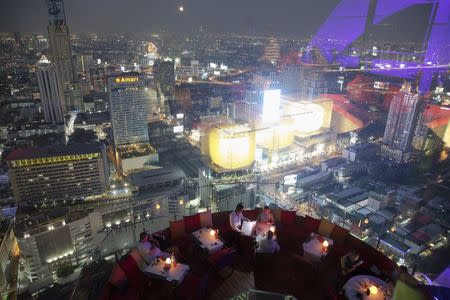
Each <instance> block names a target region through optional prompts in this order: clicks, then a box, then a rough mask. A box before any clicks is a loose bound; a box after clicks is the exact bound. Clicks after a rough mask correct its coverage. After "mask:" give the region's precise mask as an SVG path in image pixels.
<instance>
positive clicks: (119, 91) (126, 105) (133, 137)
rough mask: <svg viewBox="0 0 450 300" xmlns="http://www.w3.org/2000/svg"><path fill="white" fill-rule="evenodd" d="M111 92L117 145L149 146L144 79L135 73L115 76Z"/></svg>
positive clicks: (109, 83)
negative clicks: (146, 144) (147, 144)
mask: <svg viewBox="0 0 450 300" xmlns="http://www.w3.org/2000/svg"><path fill="white" fill-rule="evenodd" d="M108 93H109V101H110V111H111V126H112V129H113V136H114V145H115V146H116V147H120V146H125V145H129V144H142V143H148V142H149V139H148V128H147V116H148V96H147V92H146V91H145V87H144V78H143V77H142V76H140V75H139V74H131V73H127V74H122V75H118V76H111V77H109V78H108Z"/></svg>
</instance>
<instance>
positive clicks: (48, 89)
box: [36, 56, 65, 125]
mask: <svg viewBox="0 0 450 300" xmlns="http://www.w3.org/2000/svg"><path fill="white" fill-rule="evenodd" d="M36 76H37V80H38V85H39V93H40V96H41V105H42V109H43V110H44V118H45V121H46V122H47V123H51V124H53V125H55V124H58V123H64V111H65V103H64V94H63V91H62V88H61V86H60V85H59V81H58V76H57V74H56V69H55V67H54V66H53V65H51V64H50V61H49V60H48V59H47V57H45V56H42V58H41V59H40V60H39V62H38V69H37V72H36Z"/></svg>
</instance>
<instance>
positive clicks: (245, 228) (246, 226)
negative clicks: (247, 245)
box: [241, 221, 256, 236]
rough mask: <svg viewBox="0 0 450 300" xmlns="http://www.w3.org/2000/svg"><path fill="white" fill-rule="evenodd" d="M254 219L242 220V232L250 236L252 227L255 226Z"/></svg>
mask: <svg viewBox="0 0 450 300" xmlns="http://www.w3.org/2000/svg"><path fill="white" fill-rule="evenodd" d="M255 224H256V221H242V228H241V231H242V234H245V235H248V236H251V235H252V233H253V227H254V226H255Z"/></svg>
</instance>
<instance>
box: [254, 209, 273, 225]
mask: <svg viewBox="0 0 450 300" xmlns="http://www.w3.org/2000/svg"><path fill="white" fill-rule="evenodd" d="M256 221H257V222H260V223H266V224H267V223H268V224H270V225H272V224H273V223H275V220H274V218H273V214H272V211H271V210H270V208H269V207H268V206H264V209H263V211H262V212H261V214H260V215H259V216H258V219H257V220H256Z"/></svg>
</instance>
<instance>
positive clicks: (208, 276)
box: [75, 210, 428, 300]
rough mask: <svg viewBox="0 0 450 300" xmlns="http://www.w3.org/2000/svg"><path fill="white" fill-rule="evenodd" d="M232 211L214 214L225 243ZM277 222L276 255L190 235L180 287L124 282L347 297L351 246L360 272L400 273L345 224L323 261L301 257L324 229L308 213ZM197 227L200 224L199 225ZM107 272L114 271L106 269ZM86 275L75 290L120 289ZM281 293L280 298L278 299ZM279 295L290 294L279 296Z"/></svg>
mask: <svg viewBox="0 0 450 300" xmlns="http://www.w3.org/2000/svg"><path fill="white" fill-rule="evenodd" d="M229 213H230V212H219V213H213V214H212V223H213V226H214V228H219V234H220V236H221V238H222V239H224V240H225V241H228V240H229V239H230V238H231V235H228V233H229V231H228V229H227V228H228V225H227V224H228V216H229ZM259 213H260V211H259V210H244V212H243V214H244V216H246V217H248V218H250V219H254V218H256V217H257V216H258V214H259ZM275 215H278V214H275ZM187 218H190V219H189V222H190V221H191V220H192V217H191V216H190V217H185V218H182V219H180V220H179V221H178V222H181V223H182V224H184V223H186V222H188V221H187V220H188V219H187ZM275 218H277V217H275ZM279 220H280V222H281V224H282V225H283V226H280V227H278V226H277V229H276V231H277V233H276V234H277V241H278V243H279V245H280V248H281V249H280V251H279V252H278V253H275V254H262V253H258V252H256V253H255V250H254V238H253V237H250V236H245V235H241V236H240V237H239V240H240V247H239V248H238V249H233V248H232V247H231V248H228V247H225V248H224V250H226V251H222V250H219V251H218V252H217V253H213V254H209V253H207V251H205V250H200V248H196V247H198V246H197V244H196V243H195V242H194V241H192V240H191V238H189V239H186V244H185V245H184V244H183V245H184V247H181V248H180V249H181V252H182V254H183V260H182V262H181V263H182V264H186V265H188V266H189V268H190V272H189V273H188V274H187V276H186V277H185V278H184V280H183V281H182V282H180V284H179V285H173V286H171V287H170V289H166V288H165V285H164V283H165V279H164V277H163V278H161V277H145V276H147V275H148V274H142V276H143V277H142V278H146V279H145V280H150V281H151V282H152V285H151V288H147V287H146V286H142V285H141V286H140V285H139V283H137V282H133V281H132V280H130V279H128V278H127V277H130V276H131V275H129V274H128V273H127V274H124V275H123V276H122V278H123V280H125V281H128V280H130V281H128V284H129V285H130V286H132V287H136V288H141V291H142V294H144V296H141V297H138V296H137V298H136V299H148V298H155V299H160V298H162V297H164V296H163V295H165V297H164V298H167V299H180V298H182V297H187V298H192V299H198V298H201V299H253V298H246V297H245V295H246V292H247V291H248V290H252V289H257V290H261V291H267V292H270V293H265V297H263V298H261V299H278V298H277V297H274V296H275V295H276V294H273V293H279V294H284V295H293V296H295V297H296V298H297V299H311V300H312V299H314V300H316V299H341V298H342V299H344V297H343V296H342V297H341V295H339V290H340V289H341V288H342V286H343V285H344V284H345V281H346V280H347V279H348V278H341V277H340V273H341V272H340V258H341V257H342V256H343V255H345V254H346V253H349V252H350V251H352V250H355V249H356V251H358V252H359V253H360V255H361V259H362V260H363V261H364V267H363V269H364V272H363V273H362V274H367V275H368V274H370V275H371V276H375V277H378V279H379V280H383V281H390V279H391V276H392V275H393V274H394V272H396V271H398V266H397V265H396V264H395V263H394V262H393V261H392V260H390V259H389V258H388V257H387V256H385V255H383V254H382V253H381V252H379V251H378V250H377V249H375V248H373V247H372V246H370V245H369V244H367V243H365V242H364V241H362V240H360V239H358V238H356V237H355V236H353V235H351V234H349V233H348V231H347V230H345V229H344V228H342V227H339V226H338V225H334V224H333V231H332V233H331V236H330V237H331V239H333V240H334V241H335V244H333V245H332V246H330V250H329V252H328V253H327V255H326V256H324V257H322V259H321V260H320V261H317V262H314V261H313V260H312V258H310V257H308V256H307V255H302V252H303V251H302V250H301V248H302V247H301V245H302V243H303V241H306V240H308V239H309V238H310V236H311V233H312V232H314V233H318V232H319V231H320V229H318V228H319V224H320V223H321V221H320V220H316V219H313V218H310V217H300V216H296V217H295V222H294V223H293V224H290V225H288V224H287V223H286V222H285V220H283V219H279ZM177 224H178V223H177ZM186 224H187V223H186ZM189 224H191V223H189ZM199 226H201V225H200V224H199ZM183 228H187V227H183ZM311 230H312V231H311ZM341 231H344V232H345V235H343V236H342V234H340V235H337V232H341ZM163 232H164V233H165V234H166V235H167V237H168V238H169V239H170V233H171V229H169V228H167V229H165V230H164V231H163ZM191 232H192V230H188V229H184V231H183V233H184V234H186V236H191ZM382 242H383V243H389V245H392V246H393V247H395V248H398V249H399V250H400V251H407V250H408V249H407V247H405V245H401V244H399V243H398V241H397V240H396V239H395V238H394V237H392V238H391V237H386V238H385V239H383V241H382ZM188 244H189V245H188ZM177 245H178V244H177ZM180 245H181V244H180ZM134 257H135V256H134V255H133V253H131V254H130V253H129V254H126V255H125V256H124V257H122V258H120V259H118V264H117V265H118V266H115V268H119V267H126V266H128V265H131V263H129V261H132V260H133V259H134ZM136 266H137V264H136ZM372 270H375V271H372ZM376 270H378V271H376ZM108 272H109V273H111V272H113V271H112V270H111V268H108ZM367 272H368V273H367ZM363 276H365V275H363ZM349 277H352V276H349ZM87 278H92V275H91V272H83V273H82V277H81V278H80V281H79V284H77V288H76V290H75V291H76V292H77V293H81V292H83V293H88V294H90V296H91V298H96V296H99V295H100V294H101V295H108V296H109V297H110V298H112V297H114V296H116V295H117V293H118V290H117V289H115V287H114V285H113V284H111V281H110V282H109V283H108V274H105V276H103V277H102V279H101V280H97V281H92V280H87ZM130 278H131V277H130ZM139 278H140V277H139ZM413 280H414V279H413ZM143 282H147V281H143ZM417 284H418V285H419V286H418V287H417V286H416V284H415V283H414V285H411V287H414V291H416V292H417V293H419V294H422V295H427V296H428V294H427V293H426V291H425V288H426V287H425V286H423V285H421V284H420V283H419V282H417ZM99 286H103V290H102V291H99ZM168 286H169V285H167V287H168ZM361 291H362V289H361ZM364 291H365V290H364ZM199 292H202V297H198V296H199ZM271 293H272V294H271ZM361 293H363V292H361ZM279 294H278V297H280V296H279ZM243 295H244V296H243ZM266 297H267V298H266ZM110 298H107V299H110ZM258 299H259V298H258ZM280 299H286V298H284V297H280ZM398 299H407V298H404V297H402V298H398ZM421 299H422V298H421ZM423 299H428V298H423Z"/></svg>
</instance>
